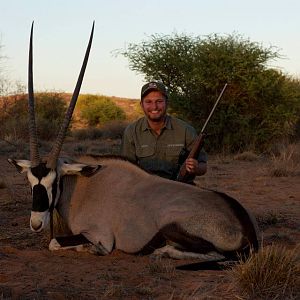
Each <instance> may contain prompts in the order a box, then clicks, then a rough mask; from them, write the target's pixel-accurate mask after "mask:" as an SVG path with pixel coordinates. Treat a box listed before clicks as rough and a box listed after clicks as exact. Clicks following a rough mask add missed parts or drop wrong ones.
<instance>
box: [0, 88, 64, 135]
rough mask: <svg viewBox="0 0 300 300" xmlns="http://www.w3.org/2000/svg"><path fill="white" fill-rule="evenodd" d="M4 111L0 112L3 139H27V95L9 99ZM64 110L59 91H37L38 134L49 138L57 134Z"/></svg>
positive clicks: (0, 131)
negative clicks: (9, 101)
mask: <svg viewBox="0 0 300 300" xmlns="http://www.w3.org/2000/svg"><path fill="white" fill-rule="evenodd" d="M11 101H12V103H10V104H9V105H8V106H7V108H6V110H5V111H2V112H1V113H0V120H1V125H0V135H1V138H3V139H8V140H18V139H28V109H27V105H28V104H27V103H28V100H27V95H26V94H23V95H19V96H18V97H15V98H12V99H11ZM65 111H66V102H65V100H64V97H63V95H62V94H60V93H37V94H36V95H35V113H36V124H37V130H38V136H39V138H40V139H44V140H49V139H53V138H55V137H56V136H57V134H58V131H59V128H60V126H61V122H62V120H63V118H64V115H65Z"/></svg>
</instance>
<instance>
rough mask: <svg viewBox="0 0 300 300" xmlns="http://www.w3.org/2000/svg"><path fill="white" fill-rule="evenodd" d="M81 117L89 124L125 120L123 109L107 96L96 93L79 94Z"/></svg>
mask: <svg viewBox="0 0 300 300" xmlns="http://www.w3.org/2000/svg"><path fill="white" fill-rule="evenodd" d="M78 109H79V111H80V114H81V118H83V119H85V120H86V121H87V123H88V125H90V126H95V125H104V124H105V123H107V122H109V121H114V120H125V118H126V116H125V113H124V111H123V110H122V109H121V108H120V107H118V106H117V105H116V104H115V103H114V102H113V101H112V100H111V99H110V98H109V97H106V96H98V95H81V96H80V97H79V99H78Z"/></svg>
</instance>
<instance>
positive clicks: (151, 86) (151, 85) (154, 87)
mask: <svg viewBox="0 0 300 300" xmlns="http://www.w3.org/2000/svg"><path fill="white" fill-rule="evenodd" d="M153 91H157V92H160V93H161V94H162V95H163V96H164V97H165V98H166V99H168V90H167V88H166V86H165V85H164V84H163V83H162V82H157V81H151V82H148V83H146V84H145V85H143V87H142V90H141V100H142V101H143V98H144V97H146V96H147V94H149V93H150V92H153Z"/></svg>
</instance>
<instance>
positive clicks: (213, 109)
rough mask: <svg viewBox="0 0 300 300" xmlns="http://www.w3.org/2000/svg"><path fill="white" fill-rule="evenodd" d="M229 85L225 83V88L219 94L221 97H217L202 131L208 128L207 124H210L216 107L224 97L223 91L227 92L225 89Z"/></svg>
mask: <svg viewBox="0 0 300 300" xmlns="http://www.w3.org/2000/svg"><path fill="white" fill-rule="evenodd" d="M227 85H228V84H227V83H225V85H224V87H223V90H222V91H221V93H220V95H219V97H218V99H217V101H216V103H215V105H214V107H213V108H212V110H211V112H210V114H209V116H208V118H207V119H206V121H205V123H204V125H203V127H202V129H201V132H200V133H204V130H205V128H206V125H207V124H208V122H209V120H210V118H211V116H212V115H213V113H214V111H215V109H216V107H217V105H218V103H219V101H220V99H221V98H222V95H223V93H224V92H225V90H226V88H227Z"/></svg>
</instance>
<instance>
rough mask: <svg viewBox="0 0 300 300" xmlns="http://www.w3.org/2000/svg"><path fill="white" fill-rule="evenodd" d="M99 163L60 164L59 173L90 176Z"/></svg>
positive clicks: (96, 170) (95, 171)
mask: <svg viewBox="0 0 300 300" xmlns="http://www.w3.org/2000/svg"><path fill="white" fill-rule="evenodd" d="M101 167H102V166H101V165H85V164H80V163H76V164H66V163H64V164H62V166H61V174H62V175H81V176H85V177H90V176H93V175H94V174H96V173H97V172H98V171H99V170H100V168H101Z"/></svg>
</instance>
